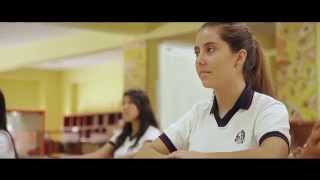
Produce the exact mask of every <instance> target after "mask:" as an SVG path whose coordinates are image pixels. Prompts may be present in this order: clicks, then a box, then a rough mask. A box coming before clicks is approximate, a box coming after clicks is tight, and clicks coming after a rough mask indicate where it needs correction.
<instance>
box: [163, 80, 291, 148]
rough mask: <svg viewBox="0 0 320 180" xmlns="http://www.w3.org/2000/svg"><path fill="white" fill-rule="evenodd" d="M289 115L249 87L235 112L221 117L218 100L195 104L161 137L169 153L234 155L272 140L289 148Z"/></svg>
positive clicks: (275, 101) (236, 104) (279, 103)
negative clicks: (194, 152)
mask: <svg viewBox="0 0 320 180" xmlns="http://www.w3.org/2000/svg"><path fill="white" fill-rule="evenodd" d="M289 130H290V125H289V118H288V111H287V108H286V107H285V105H284V104H282V103H281V102H279V101H277V100H275V99H273V98H272V97H270V96H267V95H264V94H261V93H258V92H254V91H253V90H252V89H251V88H250V87H249V86H246V88H245V89H244V90H243V92H242V93H241V95H240V97H239V98H238V100H237V101H236V103H235V105H234V106H233V108H232V109H231V110H230V111H229V112H227V114H226V115H225V116H224V117H223V118H220V117H219V109H218V105H217V101H216V98H213V100H208V101H204V102H201V103H199V104H196V105H194V106H193V108H192V109H191V110H190V111H189V112H187V113H186V114H185V115H184V116H183V117H181V119H180V120H178V121H177V122H176V123H174V124H172V125H171V126H170V127H169V128H168V129H166V130H165V131H164V133H163V134H162V135H161V136H160V139H161V140H162V141H163V143H164V144H165V145H166V146H167V148H168V150H169V151H170V152H174V151H176V150H177V149H178V150H189V151H198V152H232V151H240V150H247V149H250V148H253V147H258V146H259V145H261V143H262V142H263V141H264V140H265V139H267V138H269V137H273V136H277V137H280V138H282V139H283V140H284V141H286V142H287V144H288V146H290V134H289Z"/></svg>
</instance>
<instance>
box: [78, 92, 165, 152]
mask: <svg viewBox="0 0 320 180" xmlns="http://www.w3.org/2000/svg"><path fill="white" fill-rule="evenodd" d="M122 118H123V120H124V121H125V124H124V127H123V129H122V130H121V131H118V132H117V133H115V134H114V135H113V137H111V139H110V141H109V142H108V143H106V144H105V145H104V146H103V147H102V148H100V149H99V150H97V151H95V152H93V153H89V154H85V155H81V156H74V158H106V157H115V158H129V157H130V156H131V154H133V153H135V152H137V151H138V150H139V149H140V148H141V147H142V146H143V145H144V143H145V142H148V141H152V140H154V139H156V138H157V137H158V136H159V135H160V131H159V129H158V123H157V121H156V118H155V116H154V113H153V111H152V108H151V104H150V101H149V98H148V96H147V95H146V94H145V93H144V92H143V91H141V90H128V91H126V92H125V93H124V95H123V105H122Z"/></svg>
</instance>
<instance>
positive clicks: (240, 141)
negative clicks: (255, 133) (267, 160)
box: [234, 130, 246, 144]
mask: <svg viewBox="0 0 320 180" xmlns="http://www.w3.org/2000/svg"><path fill="white" fill-rule="evenodd" d="M245 137H246V133H245V132H244V130H241V131H240V132H238V134H237V135H236V138H235V139H234V141H235V142H236V143H237V144H243V143H244V141H245Z"/></svg>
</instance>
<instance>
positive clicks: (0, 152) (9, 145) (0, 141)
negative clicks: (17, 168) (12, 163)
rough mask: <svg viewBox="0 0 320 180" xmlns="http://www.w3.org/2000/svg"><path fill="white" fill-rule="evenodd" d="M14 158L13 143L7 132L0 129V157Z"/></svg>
mask: <svg viewBox="0 0 320 180" xmlns="http://www.w3.org/2000/svg"><path fill="white" fill-rule="evenodd" d="M13 158H15V152H14V145H13V142H12V140H11V137H10V135H9V134H8V132H6V131H3V130H0V159H13Z"/></svg>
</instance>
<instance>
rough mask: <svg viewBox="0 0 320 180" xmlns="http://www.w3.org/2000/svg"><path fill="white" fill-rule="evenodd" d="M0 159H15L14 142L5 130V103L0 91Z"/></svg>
mask: <svg viewBox="0 0 320 180" xmlns="http://www.w3.org/2000/svg"><path fill="white" fill-rule="evenodd" d="M0 158H17V152H16V148H15V145H14V141H13V138H12V136H11V135H10V133H9V131H8V130H7V115H6V102H5V97H4V94H3V93H2V91H1V90H0Z"/></svg>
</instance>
